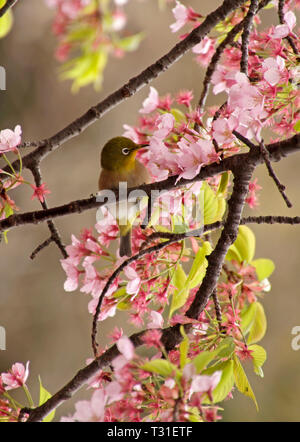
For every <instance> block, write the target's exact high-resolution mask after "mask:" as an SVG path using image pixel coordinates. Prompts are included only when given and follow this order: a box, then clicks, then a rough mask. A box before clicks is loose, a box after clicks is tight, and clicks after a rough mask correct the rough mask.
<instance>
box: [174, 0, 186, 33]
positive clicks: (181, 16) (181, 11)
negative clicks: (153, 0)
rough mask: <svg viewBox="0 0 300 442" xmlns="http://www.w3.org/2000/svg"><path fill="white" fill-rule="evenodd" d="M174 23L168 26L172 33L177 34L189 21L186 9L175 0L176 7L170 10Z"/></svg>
mask: <svg viewBox="0 0 300 442" xmlns="http://www.w3.org/2000/svg"><path fill="white" fill-rule="evenodd" d="M172 12H173V14H174V17H175V19H176V22H175V23H173V24H172V25H170V29H171V31H172V32H177V31H179V29H181V28H182V27H183V26H184V25H185V24H186V23H187V22H188V20H189V14H188V8H186V7H185V6H184V5H183V4H181V3H180V2H179V1H178V0H176V6H175V8H173V9H172Z"/></svg>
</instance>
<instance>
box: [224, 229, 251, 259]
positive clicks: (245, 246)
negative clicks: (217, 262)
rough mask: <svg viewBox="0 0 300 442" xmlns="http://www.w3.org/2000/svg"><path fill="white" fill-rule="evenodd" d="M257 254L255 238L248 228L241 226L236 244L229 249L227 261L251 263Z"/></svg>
mask: <svg viewBox="0 0 300 442" xmlns="http://www.w3.org/2000/svg"><path fill="white" fill-rule="evenodd" d="M254 253H255V236H254V233H253V232H252V230H250V229H249V227H247V226H240V227H239V233H238V236H237V238H236V240H235V242H234V243H233V244H232V245H231V246H230V247H229V249H228V252H227V255H226V259H227V260H228V261H231V260H233V259H234V260H236V261H238V262H239V263H241V262H243V261H246V262H248V263H250V262H251V261H252V259H253V257H254Z"/></svg>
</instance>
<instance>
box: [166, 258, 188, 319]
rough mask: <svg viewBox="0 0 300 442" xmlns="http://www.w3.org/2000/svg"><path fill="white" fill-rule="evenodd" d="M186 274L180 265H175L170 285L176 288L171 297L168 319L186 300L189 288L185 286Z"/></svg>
mask: <svg viewBox="0 0 300 442" xmlns="http://www.w3.org/2000/svg"><path fill="white" fill-rule="evenodd" d="M185 282H186V274H185V272H184V270H183V268H182V266H181V265H180V264H177V266H176V270H175V271H174V273H173V276H172V279H171V284H172V285H173V286H174V287H176V289H175V290H174V292H173V295H172V301H171V306H170V313H169V317H171V316H172V315H173V313H174V311H175V310H178V309H179V308H180V307H182V306H183V305H184V304H185V303H186V300H187V298H188V295H189V288H188V287H186V286H185Z"/></svg>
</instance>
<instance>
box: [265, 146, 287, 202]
mask: <svg viewBox="0 0 300 442" xmlns="http://www.w3.org/2000/svg"><path fill="white" fill-rule="evenodd" d="M260 151H261V154H262V156H263V158H264V161H265V164H266V166H267V169H268V172H269V175H270V177H271V178H272V179H273V181H274V183H275V184H276V186H277V189H278V190H279V193H280V194H281V196H282V198H283V199H284V201H285V203H286V205H287V206H288V207H289V208H291V207H292V206H293V205H292V203H291V202H290V200H289V199H288V197H287V196H286V194H285V186H284V185H283V184H281V182H280V181H279V179H278V178H277V175H276V173H275V172H274V169H273V167H272V165H271V162H270V157H269V152H268V150H267V149H266V147H265V145H264V142H263V140H262V141H261V143H260Z"/></svg>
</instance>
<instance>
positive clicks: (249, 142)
mask: <svg viewBox="0 0 300 442" xmlns="http://www.w3.org/2000/svg"><path fill="white" fill-rule="evenodd" d="M232 133H233V135H235V136H236V137H237V139H238V140H240V141H241V142H242V143H244V144H246V146H248V147H249V149H250V150H251V149H256V146H255V144H253V143H252V142H251V141H250V140H248V138H246V137H244V135H242V134H240V133H239V132H237V131H236V130H233V131H232Z"/></svg>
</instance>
